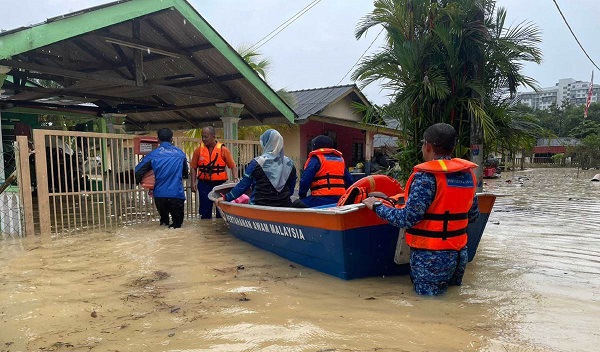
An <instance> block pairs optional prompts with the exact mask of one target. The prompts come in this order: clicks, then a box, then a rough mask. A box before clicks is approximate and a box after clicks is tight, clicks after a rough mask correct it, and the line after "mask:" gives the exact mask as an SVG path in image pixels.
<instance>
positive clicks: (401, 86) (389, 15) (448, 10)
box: [352, 0, 541, 174]
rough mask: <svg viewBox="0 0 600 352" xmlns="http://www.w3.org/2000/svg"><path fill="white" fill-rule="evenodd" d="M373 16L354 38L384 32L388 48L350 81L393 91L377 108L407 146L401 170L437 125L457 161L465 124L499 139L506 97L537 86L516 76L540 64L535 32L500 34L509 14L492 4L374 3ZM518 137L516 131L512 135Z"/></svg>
mask: <svg viewBox="0 0 600 352" xmlns="http://www.w3.org/2000/svg"><path fill="white" fill-rule="evenodd" d="M374 4H375V8H374V10H373V11H372V12H371V13H370V14H368V15H367V16H365V17H364V18H363V19H362V20H361V22H359V24H358V25H357V28H356V31H355V35H356V37H357V38H360V37H362V36H363V35H365V33H366V32H367V31H368V30H369V29H371V28H373V27H375V26H379V25H381V26H382V27H383V29H384V31H385V34H386V45H385V46H384V47H383V48H382V49H381V51H379V52H377V53H375V54H373V55H371V56H369V57H366V58H365V59H363V60H362V61H361V62H360V64H359V66H358V68H357V70H356V71H355V72H354V73H353V76H352V77H353V79H358V80H360V81H362V83H363V86H365V85H368V84H370V83H372V82H375V81H381V82H382V85H383V87H384V88H387V89H390V90H392V91H393V94H392V96H391V98H392V99H391V102H390V104H387V105H385V106H383V107H376V108H374V111H376V112H377V113H379V114H381V115H382V116H393V117H396V118H398V120H399V125H400V126H401V128H402V131H403V134H404V139H405V140H407V141H408V145H407V146H406V147H403V150H402V151H403V153H402V154H403V156H402V157H401V160H402V161H403V163H405V164H403V170H406V171H405V174H408V172H409V170H410V168H411V166H412V165H414V164H415V163H416V162H417V161H418V151H419V148H418V141H419V139H420V137H421V135H422V133H423V132H424V130H425V129H426V128H427V127H428V126H430V125H432V124H434V123H437V122H446V123H449V124H452V125H453V126H454V127H455V128H456V129H457V131H458V133H459V145H458V148H457V150H456V154H457V155H458V156H464V155H465V154H466V153H467V152H468V151H469V145H470V141H469V135H470V123H471V121H475V122H477V123H479V124H480V125H481V126H482V128H483V132H484V136H485V139H486V141H490V140H493V139H494V138H496V137H502V136H503V134H502V135H501V134H500V133H499V126H498V125H497V124H499V125H502V126H503V127H506V128H508V127H511V126H515V125H516V124H515V123H507V122H506V118H507V117H506V115H507V113H508V111H509V109H510V108H511V106H512V102H511V97H512V96H513V95H514V94H515V93H516V88H517V86H519V85H526V86H533V85H534V83H535V81H534V80H533V79H531V78H529V77H527V76H524V75H523V74H522V73H521V69H522V62H524V61H531V62H537V63H539V62H540V61H541V52H540V51H539V49H538V48H537V44H538V43H539V42H540V40H541V38H540V35H539V30H538V29H537V27H535V26H534V25H532V24H529V23H521V24H519V25H517V26H515V27H512V28H507V27H506V26H505V23H504V22H505V19H506V11H505V10H504V9H503V8H499V9H497V10H496V5H495V1H490V0H375V3H374ZM519 131H520V130H516V132H515V133H517V132H519Z"/></svg>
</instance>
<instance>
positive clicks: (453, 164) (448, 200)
mask: <svg viewBox="0 0 600 352" xmlns="http://www.w3.org/2000/svg"><path fill="white" fill-rule="evenodd" d="M476 167H477V164H474V163H472V162H470V161H467V160H463V159H459V158H454V159H451V160H432V161H428V162H425V163H422V164H419V165H417V166H415V168H414V171H413V173H412V175H411V176H410V178H409V179H408V182H407V183H406V194H410V193H409V192H410V186H411V184H412V181H413V178H414V175H415V173H416V172H419V171H425V172H428V173H432V174H434V175H435V181H436V193H435V198H434V199H433V203H431V205H430V206H429V208H428V209H427V211H426V212H425V214H424V216H423V219H422V220H421V221H419V222H418V223H417V224H416V225H414V226H413V227H411V228H409V229H406V243H407V244H408V245H409V246H410V247H412V248H420V249H427V250H461V249H462V248H463V247H464V246H465V245H466V244H467V226H468V224H469V209H471V205H473V198H474V197H475V190H476V186H477V180H476V177H475V173H474V172H473V169H474V168H476Z"/></svg>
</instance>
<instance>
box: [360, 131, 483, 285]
mask: <svg viewBox="0 0 600 352" xmlns="http://www.w3.org/2000/svg"><path fill="white" fill-rule="evenodd" d="M456 136H457V133H456V130H455V129H454V127H452V126H451V125H449V124H446V123H437V124H435V125H433V126H430V127H429V128H427V130H425V133H424V134H423V140H422V141H421V142H422V146H421V152H422V153H423V159H424V160H425V162H424V163H422V164H419V165H417V166H415V168H414V171H413V173H412V174H411V175H410V177H409V179H408V181H407V183H406V189H405V194H407V195H408V198H407V200H406V204H405V206H404V208H401V209H396V208H392V207H388V206H386V205H384V204H382V203H381V202H380V201H378V200H377V199H376V198H373V197H369V198H367V199H365V200H364V201H363V203H364V204H365V205H366V206H367V207H368V208H369V209H372V210H374V211H375V213H376V214H377V216H379V217H380V218H382V219H384V220H387V221H388V222H389V223H390V224H392V225H394V226H397V227H399V228H404V229H406V243H407V244H408V246H409V247H410V248H411V251H410V269H411V270H410V276H411V280H412V281H413V284H414V289H415V291H416V292H417V294H420V295H431V296H433V295H439V294H442V293H444V292H446V290H447V288H448V286H450V285H457V286H458V285H460V284H461V283H462V278H463V275H464V272H465V267H466V265H467V225H468V224H469V223H470V222H473V221H475V220H477V217H478V216H479V207H478V204H477V197H476V195H475V190H476V185H477V179H476V177H475V173H474V172H473V169H474V168H476V167H477V165H476V164H474V163H472V162H470V161H467V160H464V159H460V158H452V157H451V154H452V152H453V150H454V146H455V144H456Z"/></svg>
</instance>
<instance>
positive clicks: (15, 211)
mask: <svg viewBox="0 0 600 352" xmlns="http://www.w3.org/2000/svg"><path fill="white" fill-rule="evenodd" d="M18 161H19V144H18V143H17V142H12V143H10V142H9V143H5V144H3V153H2V158H1V159H0V233H1V235H2V237H19V236H22V235H23V234H24V228H23V205H22V201H21V194H20V189H19V165H18Z"/></svg>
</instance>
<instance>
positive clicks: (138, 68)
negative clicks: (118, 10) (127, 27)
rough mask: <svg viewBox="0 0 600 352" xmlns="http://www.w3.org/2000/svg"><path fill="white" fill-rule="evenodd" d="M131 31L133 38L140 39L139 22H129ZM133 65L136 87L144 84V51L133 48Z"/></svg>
mask: <svg viewBox="0 0 600 352" xmlns="http://www.w3.org/2000/svg"><path fill="white" fill-rule="evenodd" d="M131 31H132V32H133V39H134V40H140V37H141V35H142V34H141V26H140V22H139V21H136V20H133V21H132V22H131ZM133 67H134V69H135V76H133V77H134V78H135V84H136V85H137V86H138V87H143V86H144V53H143V52H142V50H140V49H133Z"/></svg>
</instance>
